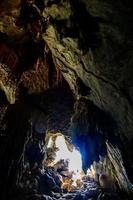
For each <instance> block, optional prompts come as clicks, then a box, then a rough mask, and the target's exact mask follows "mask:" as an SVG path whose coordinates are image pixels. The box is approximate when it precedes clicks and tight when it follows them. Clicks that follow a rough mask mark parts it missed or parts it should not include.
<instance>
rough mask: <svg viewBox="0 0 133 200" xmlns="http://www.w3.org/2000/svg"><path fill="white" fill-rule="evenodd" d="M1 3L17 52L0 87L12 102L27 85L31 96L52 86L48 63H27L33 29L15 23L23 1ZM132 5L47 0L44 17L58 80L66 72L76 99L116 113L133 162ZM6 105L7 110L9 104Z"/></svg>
mask: <svg viewBox="0 0 133 200" xmlns="http://www.w3.org/2000/svg"><path fill="white" fill-rule="evenodd" d="M0 5H1V6H0V10H1V11H0V31H1V32H2V33H6V39H5V41H6V42H5V43H6V46H7V47H8V52H11V50H10V49H9V48H11V49H12V57H13V61H12V59H9V62H6V63H2V62H1V65H0V77H1V79H0V88H1V90H3V91H4V92H5V95H6V97H7V100H8V101H9V102H10V103H11V104H12V103H15V101H16V100H17V99H19V98H20V99H21V98H22V97H21V92H22V88H21V86H23V88H24V89H25V90H24V91H23V92H24V94H25V91H26V93H28V94H32V93H33V94H37V93H40V92H44V91H46V90H47V89H48V88H49V82H48V69H49V68H48V67H47V65H46V63H43V62H42V63H41V65H40V66H39V69H38V70H36V69H35V70H34V66H32V67H33V68H29V67H31V66H27V65H26V64H27V63H25V62H24V61H23V57H24V56H25V54H24V52H23V51H24V50H26V47H27V33H26V31H25V29H24V27H23V26H17V25H16V23H15V22H16V21H17V18H18V17H19V14H20V9H21V2H20V1H16V0H12V1H7V0H5V1H3V2H2V3H0ZM132 8H133V7H132V1H130V0H128V1H126V2H124V1H122V0H117V1H115V2H114V1H111V0H108V1H106V2H105V1H104V0H102V1H100V0H93V1H89V0H83V1H81V0H71V1H69V0H66V1H63V0H60V1H50V2H48V1H45V8H44V10H43V12H42V16H43V17H45V18H47V17H49V20H48V25H47V27H46V30H45V31H44V32H43V35H42V36H43V39H44V41H45V42H46V44H47V46H48V48H49V49H50V55H49V57H50V60H47V61H48V63H49V62H51V61H52V63H53V65H54V66H55V69H56V70H55V73H54V75H53V76H52V77H55V79H54V80H55V81H53V82H54V83H56V81H57V83H58V80H59V79H60V75H59V73H58V72H60V71H61V74H62V75H63V77H64V78H65V80H66V81H67V82H68V84H69V86H70V88H71V90H72V92H73V94H74V95H75V99H76V100H79V99H81V98H83V99H86V100H87V101H88V100H90V101H91V102H93V104H94V106H96V107H98V109H100V110H102V111H103V112H105V113H107V115H109V116H111V118H112V119H113V120H114V122H115V123H116V126H117V131H116V132H115V134H116V135H118V136H119V137H120V139H121V141H122V144H123V145H124V147H125V149H126V155H128V156H127V157H128V160H129V162H131V163H132V161H133V155H132V151H131V146H132V141H133V134H132V130H133V123H132V122H133V104H132V100H133V96H132V94H133V90H132V89H133V82H132V75H133V71H132V45H133V41H132V34H131V32H132V20H133V15H132ZM7 54H8V53H7ZM46 54H47V53H46ZM7 57H8V56H7ZM47 58H48V57H47ZM18 60H19V62H18ZM12 66H13V67H14V68H12ZM50 66H51V64H50ZM5 69H6V70H5ZM16 69H17V70H16ZM55 74H56V75H55ZM52 84H53V83H52ZM19 93H20V95H19ZM1 109H2V110H3V113H4V112H5V110H6V106H4V107H2V108H1ZM110 148H111V147H110ZM110 148H108V149H110ZM114 152H115V149H114ZM118 154H119V153H118ZM111 159H112V158H111V157H110V160H111ZM131 163H130V165H131ZM115 165H116V163H115ZM116 173H117V174H118V173H119V170H118V171H117V172H116ZM120 179H121V178H120ZM119 181H120V180H119ZM126 184H127V185H128V178H127V181H126ZM127 185H126V186H127ZM127 187H128V186H127ZM128 189H129V188H128ZM128 189H127V190H128Z"/></svg>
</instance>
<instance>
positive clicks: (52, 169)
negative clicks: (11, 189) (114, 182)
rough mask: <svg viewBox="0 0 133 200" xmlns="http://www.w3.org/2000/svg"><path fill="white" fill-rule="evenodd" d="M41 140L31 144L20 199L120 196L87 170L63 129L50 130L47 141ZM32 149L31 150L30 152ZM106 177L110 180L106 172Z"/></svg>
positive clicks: (89, 199) (72, 199)
mask: <svg viewBox="0 0 133 200" xmlns="http://www.w3.org/2000/svg"><path fill="white" fill-rule="evenodd" d="M40 141H41V140H40V139H39V140H36V141H34V147H33V145H32V148H29V146H30V145H29V144H28V147H27V148H28V151H27V150H26V155H25V157H26V158H25V165H24V169H23V175H22V178H21V180H20V182H19V184H18V191H19V195H20V196H21V197H20V200H21V198H22V199H23V198H25V199H26V200H34V199H35V200H39V199H41V200H56V199H58V200H67V199H69V200H105V199H107V200H111V199H113V200H117V199H119V198H118V196H117V194H116V191H115V190H114V191H113V190H112V189H111V188H108V187H104V188H103V187H102V186H101V185H100V184H99V182H98V181H97V182H96V181H94V179H93V178H92V177H90V176H89V175H88V174H85V173H84V172H83V170H82V161H81V155H80V152H79V151H78V149H77V148H76V147H75V146H74V145H73V144H72V143H71V140H70V138H69V139H68V138H67V137H66V136H64V135H63V134H61V133H55V134H53V133H49V134H47V137H46V143H45V142H44V143H45V145H43V143H42V142H41V143H40ZM35 143H36V145H35ZM27 148H26V149H27ZM29 149H30V154H29V153H27V152H29ZM34 150H36V152H35V151H34ZM31 151H32V153H34V154H32V153H31ZM63 151H64V152H63ZM46 155H47V156H46ZM30 156H31V158H30ZM40 156H41V158H40ZM75 159H76V160H75ZM31 161H33V162H31ZM31 163H32V164H31ZM33 163H34V164H33ZM102 178H103V179H104V181H105V182H106V181H107V177H106V176H103V177H102Z"/></svg>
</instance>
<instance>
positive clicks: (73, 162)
mask: <svg viewBox="0 0 133 200" xmlns="http://www.w3.org/2000/svg"><path fill="white" fill-rule="evenodd" d="M50 143H51V138H50V139H49V143H48V145H47V147H49V146H51V145H50ZM55 147H57V148H58V150H57V152H56V156H55V159H54V161H53V163H52V165H55V164H56V163H57V162H59V161H60V160H62V159H63V160H64V161H66V160H67V161H68V171H69V172H72V180H73V183H72V185H73V186H76V185H77V181H78V180H81V179H82V175H83V170H82V159H81V154H80V152H79V151H78V150H77V149H76V148H75V147H73V150H72V152H71V151H69V149H68V147H67V144H66V141H65V137H64V136H63V135H59V136H57V137H56V140H55Z"/></svg>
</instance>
